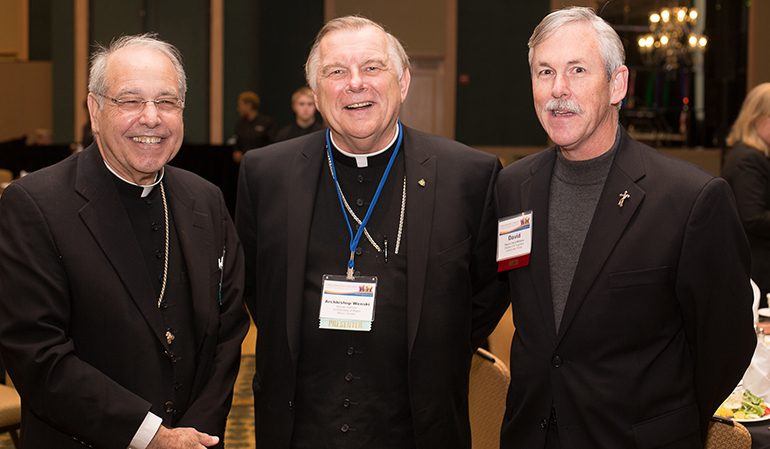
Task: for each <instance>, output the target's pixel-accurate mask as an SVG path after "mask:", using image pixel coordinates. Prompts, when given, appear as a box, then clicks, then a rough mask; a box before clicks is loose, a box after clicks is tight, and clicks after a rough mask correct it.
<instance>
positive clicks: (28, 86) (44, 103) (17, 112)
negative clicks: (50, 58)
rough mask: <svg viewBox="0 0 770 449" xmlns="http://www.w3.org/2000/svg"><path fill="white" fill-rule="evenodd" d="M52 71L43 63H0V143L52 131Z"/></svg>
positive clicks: (46, 63) (48, 63)
mask: <svg viewBox="0 0 770 449" xmlns="http://www.w3.org/2000/svg"><path fill="white" fill-rule="evenodd" d="M51 73H52V67H51V63H50V62H47V61H34V62H7V63H0V98H2V99H3V104H4V105H5V106H4V107H2V108H0V141H5V140H10V139H13V138H17V137H21V136H24V135H26V136H27V141H28V142H29V141H31V139H32V138H33V137H34V135H35V129H38V128H43V129H48V130H50V129H51V128H52V127H53V113H52V111H53V105H52V104H51V98H53V87H52V86H53V83H52V78H51Z"/></svg>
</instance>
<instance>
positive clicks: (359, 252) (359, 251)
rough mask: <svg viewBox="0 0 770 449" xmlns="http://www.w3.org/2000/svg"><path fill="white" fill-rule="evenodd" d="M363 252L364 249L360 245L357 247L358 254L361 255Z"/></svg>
mask: <svg viewBox="0 0 770 449" xmlns="http://www.w3.org/2000/svg"><path fill="white" fill-rule="evenodd" d="M363 253H364V250H362V249H361V247H360V246H359V247H358V248H356V256H360V255H361V254H363Z"/></svg>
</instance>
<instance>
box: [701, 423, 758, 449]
mask: <svg viewBox="0 0 770 449" xmlns="http://www.w3.org/2000/svg"><path fill="white" fill-rule="evenodd" d="M704 449H751V434H749V431H748V429H746V427H745V426H743V424H741V423H739V422H736V421H733V420H730V419H722V418H719V417H714V418H712V419H711V421H710V422H709V430H708V434H707V435H706V445H705V446H704Z"/></svg>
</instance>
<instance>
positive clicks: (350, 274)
mask: <svg viewBox="0 0 770 449" xmlns="http://www.w3.org/2000/svg"><path fill="white" fill-rule="evenodd" d="M330 135H331V129H329V128H327V129H326V150H327V151H328V152H329V162H330V163H331V166H332V178H333V179H334V185H335V186H336V187H337V197H338V198H339V200H340V207H342V214H343V215H344V216H345V224H347V225H348V231H349V232H350V260H349V261H348V273H347V277H348V279H352V278H353V267H354V266H355V262H354V260H353V258H354V257H355V255H356V248H357V247H358V241H359V240H361V235H362V234H363V232H364V228H365V227H366V223H368V222H369V217H370V216H371V215H372V211H373V210H374V206H375V204H377V200H378V199H379V198H380V192H381V191H382V186H384V185H385V180H386V179H388V174H389V173H390V168H391V167H392V166H393V161H395V160H396V155H397V154H398V149H399V148H401V141H402V140H403V138H404V133H403V132H402V129H401V120H400V119H399V120H398V141H397V142H396V149H395V150H394V151H393V155H392V156H390V161H389V162H388V166H387V167H386V168H385V173H383V174H382V179H380V184H379V185H378V186H377V191H376V192H374V198H372V203H371V204H369V209H368V210H367V211H366V215H365V216H364V219H363V220H361V225H360V226H359V227H358V231H356V235H355V236H354V235H353V228H351V227H350V218H348V213H347V211H345V204H344V203H343V202H342V188H341V187H340V183H339V182H337V170H336V169H335V168H334V156H333V155H332V145H331V141H330V139H329V136H330Z"/></svg>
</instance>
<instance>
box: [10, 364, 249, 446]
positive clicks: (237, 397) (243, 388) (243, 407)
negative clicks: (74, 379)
mask: <svg viewBox="0 0 770 449" xmlns="http://www.w3.org/2000/svg"><path fill="white" fill-rule="evenodd" d="M253 377H254V355H244V356H243V358H242V359H241V370H240V372H239V373H238V379H237V380H236V381H235V394H234V395H233V406H232V408H231V409H230V415H229V416H228V418H227V430H226V433H225V449H252V448H254V403H253V402H252V400H253V396H252V392H251V379H252V378H253ZM0 449H14V446H13V442H12V441H11V437H10V435H9V434H7V433H4V434H2V435H0Z"/></svg>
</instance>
